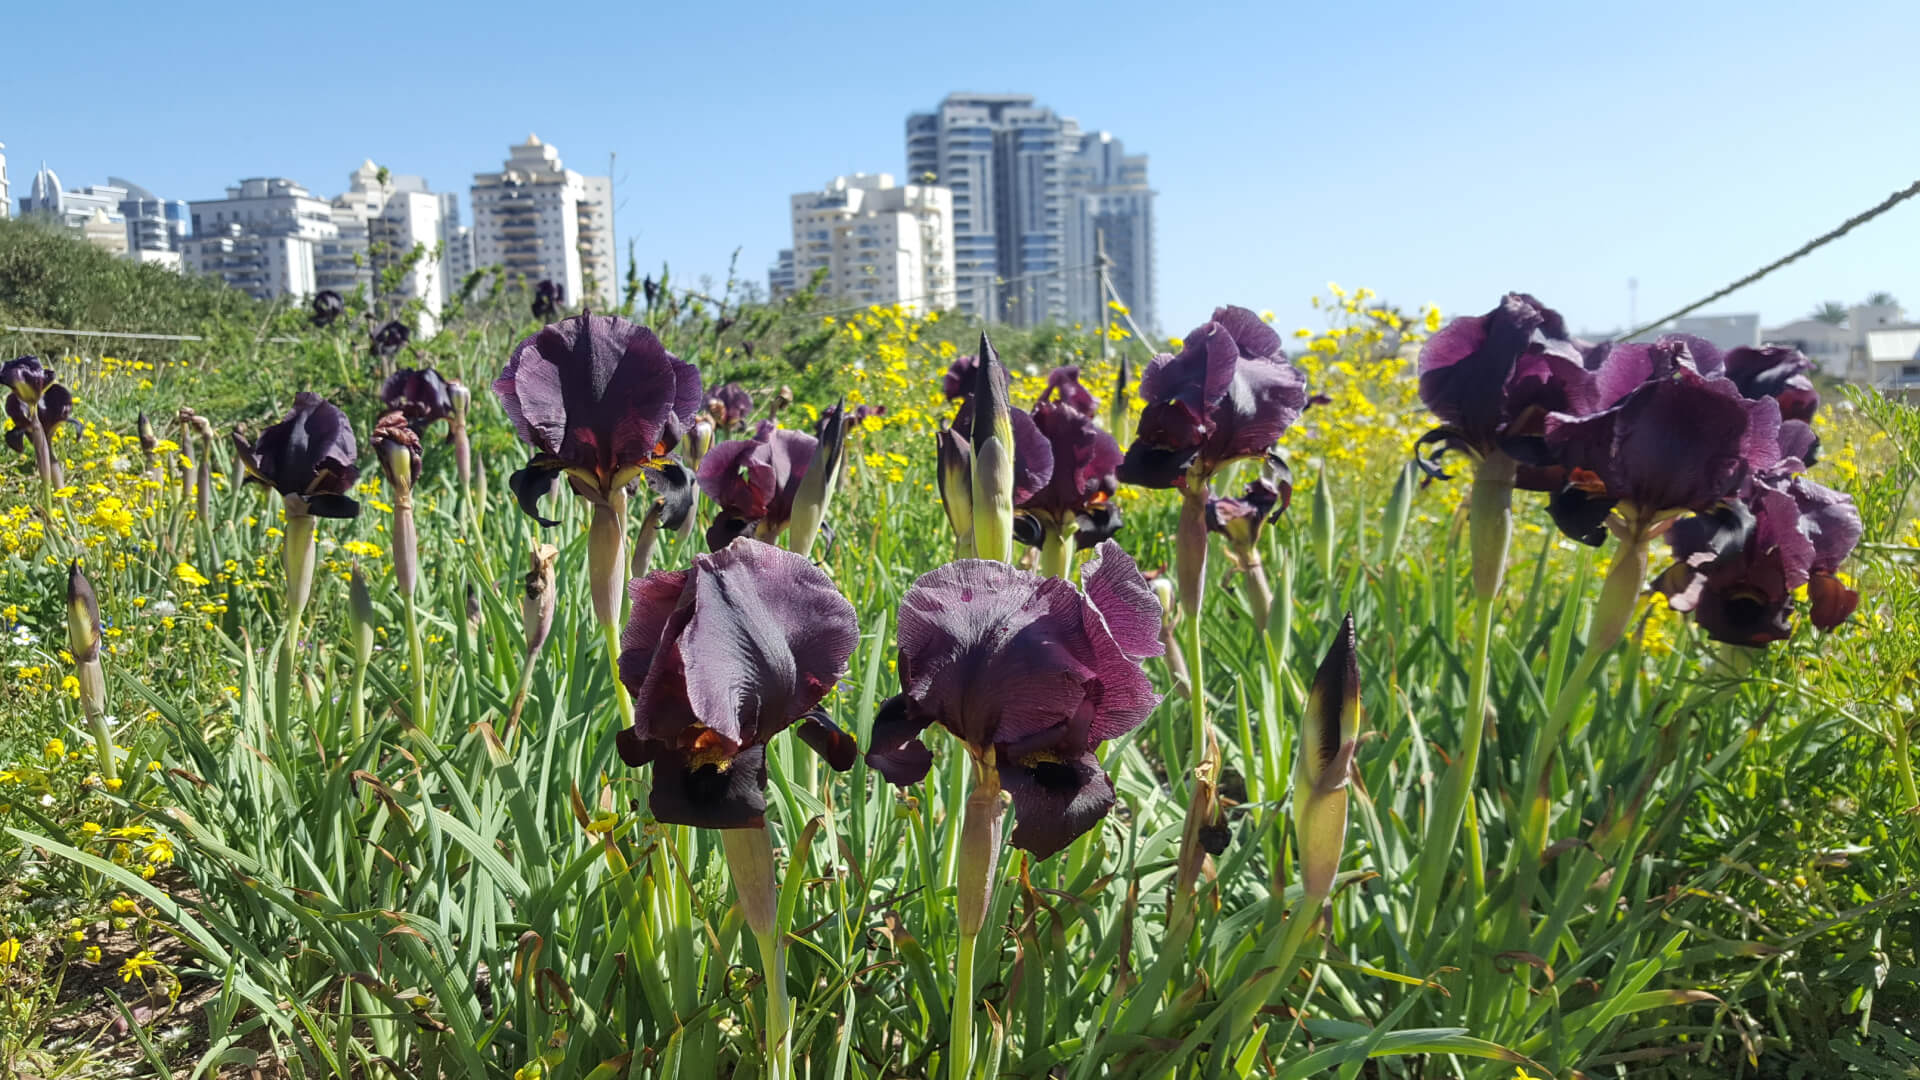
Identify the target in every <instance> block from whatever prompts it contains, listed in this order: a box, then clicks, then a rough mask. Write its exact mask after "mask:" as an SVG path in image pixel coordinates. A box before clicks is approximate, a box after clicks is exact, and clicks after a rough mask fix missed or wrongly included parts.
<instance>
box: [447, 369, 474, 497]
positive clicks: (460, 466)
mask: <svg viewBox="0 0 1920 1080" xmlns="http://www.w3.org/2000/svg"><path fill="white" fill-rule="evenodd" d="M447 400H448V401H449V402H450V403H451V404H452V408H451V409H450V410H449V411H448V413H447V437H448V438H449V439H451V440H453V473H454V476H455V477H457V478H458V479H459V481H460V490H461V492H463V493H464V492H465V491H466V490H467V488H468V486H469V485H471V484H472V483H473V440H472V439H470V438H469V437H468V435H467V414H468V412H469V410H471V409H472V408H473V391H471V390H469V389H467V384H466V383H463V382H459V381H458V380H455V379H448V380H447Z"/></svg>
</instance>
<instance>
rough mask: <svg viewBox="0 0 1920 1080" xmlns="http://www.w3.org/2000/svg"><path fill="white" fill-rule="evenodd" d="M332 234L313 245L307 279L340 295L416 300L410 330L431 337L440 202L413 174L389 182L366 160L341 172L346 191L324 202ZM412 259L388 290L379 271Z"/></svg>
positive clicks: (437, 302) (441, 296)
mask: <svg viewBox="0 0 1920 1080" xmlns="http://www.w3.org/2000/svg"><path fill="white" fill-rule="evenodd" d="M331 212H332V215H333V223H334V228H335V230H336V233H335V235H334V236H332V237H328V238H324V239H321V240H319V241H317V242H316V246H315V249H314V280H315V283H316V284H317V285H318V286H319V287H320V288H322V289H332V290H333V291H335V292H337V293H339V294H341V295H342V296H345V295H347V294H349V293H352V292H353V291H354V290H355V289H363V290H365V294H366V295H367V296H368V297H369V298H378V297H391V298H393V299H396V300H403V299H414V298H417V299H419V300H420V301H421V303H422V305H423V306H424V307H425V313H424V316H423V318H422V320H421V322H422V325H421V326H420V327H418V330H419V332H420V333H422V334H430V333H432V332H433V330H434V328H435V326H436V324H437V323H438V321H439V317H440V310H441V308H442V307H443V306H444V304H445V300H446V292H445V288H444V282H443V281H442V277H443V276H444V275H443V273H442V265H441V254H440V218H441V201H440V197H439V196H438V195H435V194H433V193H432V192H430V191H428V190H427V182H426V181H425V180H423V179H421V178H420V177H418V176H395V175H391V174H388V173H385V172H383V171H382V170H381V169H380V168H379V167H378V166H376V165H375V164H374V163H373V162H372V161H365V162H362V163H361V165H360V167H359V168H357V169H355V170H354V171H353V172H351V173H348V174H347V190H346V191H345V192H343V193H341V194H340V195H338V196H336V197H335V198H334V200H333V202H332V211H331ZM415 248H419V249H420V257H419V258H418V259H416V260H414V262H413V264H412V265H411V266H408V267H407V269H406V270H405V271H404V272H403V273H401V275H400V279H399V281H398V282H397V283H395V284H393V285H392V286H389V285H388V284H387V282H386V277H387V274H386V271H387V270H388V268H390V267H397V266H402V265H405V262H406V260H407V257H408V256H409V255H410V254H411V253H412V252H413V251H414V249H415Z"/></svg>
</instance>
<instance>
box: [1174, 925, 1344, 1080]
mask: <svg viewBox="0 0 1920 1080" xmlns="http://www.w3.org/2000/svg"><path fill="white" fill-rule="evenodd" d="M1325 902H1326V898H1325V897H1320V896H1311V895H1308V896H1302V897H1301V898H1300V899H1299V900H1298V901H1296V902H1295V903H1294V905H1293V910H1292V912H1290V913H1289V914H1288V916H1287V928H1286V930H1285V931H1283V932H1282V933H1281V935H1280V939H1279V940H1278V941H1276V942H1274V944H1273V945H1272V946H1271V947H1269V949H1268V950H1267V954H1266V955H1265V956H1264V957H1262V958H1261V960H1260V966H1259V968H1258V969H1256V970H1258V971H1260V972H1261V974H1260V976H1259V977H1258V978H1256V979H1254V980H1253V981H1252V982H1251V983H1249V984H1247V986H1246V987H1245V988H1244V989H1243V990H1242V991H1240V992H1237V993H1235V994H1234V996H1233V998H1232V1000H1231V1001H1230V1005H1229V1008H1228V1009H1227V1012H1229V1013H1230V1014H1231V1015H1228V1016H1227V1026H1226V1030H1227V1033H1228V1036H1229V1038H1238V1037H1239V1036H1240V1034H1241V1033H1243V1032H1247V1031H1250V1030H1252V1028H1253V1018H1254V1017H1255V1016H1256V1015H1258V1014H1259V1012H1260V1009H1261V1007H1262V1006H1264V1005H1266V1004H1267V1003H1268V1002H1269V1001H1271V1000H1272V999H1273V996H1274V994H1275V993H1277V992H1279V991H1280V990H1283V989H1285V988H1286V985H1287V983H1288V982H1290V981H1291V980H1290V979H1289V978H1288V976H1289V974H1290V973H1291V969H1292V967H1293V959H1294V957H1296V956H1298V955H1299V954H1300V946H1302V945H1304V944H1306V941H1307V937H1308V935H1309V934H1311V933H1312V932H1313V928H1314V926H1315V925H1317V924H1318V923H1319V922H1320V906H1321V905H1322V904H1324V903H1325ZM1218 1045H1220V1046H1221V1052H1222V1053H1223V1054H1226V1053H1231V1048H1230V1047H1229V1046H1228V1045H1227V1044H1225V1043H1221V1044H1218ZM1169 1060H1172V1056H1171V1055H1170V1056H1169Z"/></svg>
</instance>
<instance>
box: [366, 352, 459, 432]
mask: <svg viewBox="0 0 1920 1080" xmlns="http://www.w3.org/2000/svg"><path fill="white" fill-rule="evenodd" d="M380 400H381V401H383V402H385V403H386V406H387V408H389V409H398V410H400V411H401V412H402V413H404V414H405V415H406V419H407V422H408V423H410V424H412V425H413V430H415V431H425V430H427V427H428V425H430V424H432V423H434V422H435V421H437V420H447V419H450V418H451V417H452V416H453V384H452V383H449V382H448V381H447V380H445V379H443V378H441V377H440V373H439V372H438V371H435V370H434V369H432V368H401V369H400V370H399V371H396V372H394V373H393V374H392V375H389V376H387V381H386V382H385V383H383V384H381V386H380ZM449 428H451V425H449ZM448 435H449V438H451V435H452V433H451V430H449V433H448Z"/></svg>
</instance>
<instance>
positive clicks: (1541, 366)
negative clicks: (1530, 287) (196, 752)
mask: <svg viewBox="0 0 1920 1080" xmlns="http://www.w3.org/2000/svg"><path fill="white" fill-rule="evenodd" d="M1420 399H1421V400H1422V401H1424V402H1425V403H1426V406H1427V409H1428V411H1430V412H1432V413H1433V414H1434V415H1435V416H1436V417H1439V419H1440V426H1439V427H1437V428H1434V429H1433V430H1432V431H1429V432H1427V433H1426V434H1425V435H1423V436H1421V437H1420V441H1419V442H1418V443H1416V444H1415V447H1414V455H1415V460H1416V461H1418V462H1419V463H1420V466H1421V468H1423V469H1424V470H1426V472H1427V474H1428V475H1429V476H1433V477H1436V478H1444V477H1445V476H1446V473H1445V472H1444V471H1442V469H1441V467H1440V459H1441V458H1442V457H1444V456H1445V455H1446V453H1447V452H1448V451H1459V452H1464V453H1468V454H1471V455H1473V456H1474V457H1475V458H1486V457H1488V456H1489V455H1492V454H1496V453H1504V454H1506V455H1507V456H1509V457H1511V458H1513V459H1514V460H1515V461H1517V462H1519V463H1520V464H1521V466H1522V468H1521V475H1520V476H1519V477H1518V480H1517V486H1519V487H1522V488H1527V489H1534V490H1550V489H1554V488H1557V487H1559V486H1561V485H1560V482H1559V481H1560V479H1561V478H1560V477H1559V476H1558V475H1557V474H1555V473H1553V472H1552V471H1551V469H1552V462H1551V460H1550V458H1549V455H1547V454H1546V453H1545V451H1544V448H1543V447H1542V446H1541V435H1542V434H1543V432H1544V427H1545V421H1546V417H1547V414H1549V413H1565V414H1569V415H1573V416H1584V415H1586V414H1587V413H1590V412H1592V411H1593V410H1594V409H1596V408H1599V407H1600V406H1601V405H1602V404H1603V402H1602V400H1601V396H1600V390H1599V387H1598V381H1597V378H1596V376H1595V375H1594V374H1593V373H1591V372H1589V371H1588V370H1587V369H1586V368H1585V367H1584V366H1583V364H1582V358H1581V353H1580V350H1579V349H1578V348H1577V347H1576V346H1575V345H1574V343H1573V342H1572V341H1571V340H1570V339H1569V338H1568V336H1567V328H1566V323H1565V321H1564V320H1562V319H1561V317H1560V314H1559V312H1556V311H1554V310H1553V309H1552V308H1550V307H1547V306H1546V305H1545V304H1542V303H1541V302H1540V301H1538V300H1536V299H1534V298H1533V297H1532V296H1529V295H1527V294H1526V293H1508V294H1507V295H1506V296H1505V297H1503V298H1502V299H1501V301H1500V306H1498V307H1496V308H1494V309H1493V310H1492V311H1489V312H1487V313H1486V314H1485V315H1474V316H1468V317H1464V318H1459V319H1455V320H1453V321H1452V322H1450V323H1448V324H1447V325H1446V326H1444V327H1442V328H1441V329H1440V330H1439V332H1437V333H1435V334H1434V335H1433V336H1432V337H1431V338H1428V339H1427V343H1426V344H1425V345H1423V346H1422V347H1421V349H1420ZM1427 447H1431V448H1432V450H1431V452H1430V453H1426V454H1422V453H1421V450H1422V448H1427Z"/></svg>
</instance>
